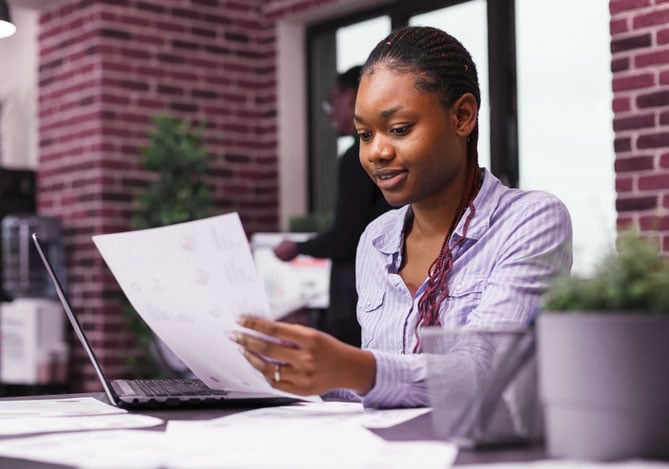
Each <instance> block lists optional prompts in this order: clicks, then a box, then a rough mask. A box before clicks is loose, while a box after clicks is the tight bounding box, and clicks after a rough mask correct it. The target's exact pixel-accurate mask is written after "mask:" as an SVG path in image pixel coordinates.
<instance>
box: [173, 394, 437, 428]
mask: <svg viewBox="0 0 669 469" xmlns="http://www.w3.org/2000/svg"><path fill="white" fill-rule="evenodd" d="M431 410H432V409H431V408H430V407H420V408H407V409H365V408H364V407H363V406H362V404H361V403H359V402H341V401H325V402H300V403H296V404H291V405H287V406H272V407H263V408H259V409H253V410H248V411H245V412H238V413H236V414H232V415H228V416H225V417H220V418H217V419H212V420H208V421H206V422H202V423H200V425H201V426H210V427H211V428H212V429H215V428H221V427H235V426H238V425H247V424H248V425H262V426H267V425H268V424H272V425H277V427H280V426H281V425H282V424H283V422H286V421H291V422H297V421H301V422H302V423H301V425H303V426H304V427H305V428H306V427H307V426H316V427H320V426H332V425H335V424H341V423H346V424H351V425H356V426H359V427H363V428H387V427H392V426H394V425H398V424H400V423H403V422H406V421H408V420H411V419H413V418H415V417H418V416H420V415H423V414H426V413H428V412H430V411H431ZM167 429H168V432H178V431H186V432H187V431H189V430H188V422H180V421H171V422H169V423H168V425H167Z"/></svg>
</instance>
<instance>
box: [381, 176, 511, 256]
mask: <svg viewBox="0 0 669 469" xmlns="http://www.w3.org/2000/svg"><path fill="white" fill-rule="evenodd" d="M481 176H482V177H483V182H482V184H481V188H480V189H479V192H478V194H477V195H476V197H475V198H474V208H475V210H476V212H475V213H474V217H472V220H471V222H470V223H469V226H468V227H467V238H469V239H472V240H477V239H479V238H480V237H481V236H482V235H483V233H485V232H486V231H487V230H488V228H489V226H490V219H491V218H492V214H493V212H494V210H495V207H497V205H498V202H499V199H500V197H501V193H500V189H501V188H502V187H503V186H502V183H501V181H500V180H499V179H497V178H496V177H495V176H494V175H493V174H492V173H491V172H490V171H488V169H486V168H483V169H481ZM469 212H470V208H469V207H467V209H466V210H465V213H464V215H463V216H462V218H461V219H460V221H459V222H458V225H457V226H456V227H455V233H454V234H455V235H456V236H458V237H462V229H463V228H464V224H465V220H466V219H467V216H468V215H469ZM411 217H413V212H412V211H411V207H410V206H409V205H405V206H404V207H401V208H399V209H397V211H396V213H395V214H394V216H392V217H387V218H385V224H384V226H382V227H381V230H380V234H379V235H378V236H377V237H376V238H374V239H373V240H372V245H373V246H374V247H375V248H376V249H377V250H378V251H379V252H382V253H384V254H396V253H399V252H400V250H401V249H402V244H403V242H404V227H405V226H406V224H407V222H408V221H409V220H410V219H411ZM399 220H402V223H398V221H399Z"/></svg>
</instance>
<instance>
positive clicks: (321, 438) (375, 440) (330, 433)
mask: <svg viewBox="0 0 669 469" xmlns="http://www.w3.org/2000/svg"><path fill="white" fill-rule="evenodd" d="M257 417H258V418H253V419H251V420H248V421H246V422H245V423H242V422H240V421H237V422H236V423H235V424H234V425H224V426H212V425H209V422H203V421H170V422H169V423H168V428H167V433H168V434H169V435H170V436H172V437H174V438H177V439H179V440H180V441H184V440H185V439H189V440H194V441H197V442H198V444H202V445H204V446H205V447H220V448H221V454H220V455H218V456H216V455H214V454H212V453H211V452H207V451H202V452H200V453H198V454H195V455H193V456H192V457H190V458H189V459H173V460H172V461H171V463H170V467H183V468H189V469H195V468H199V467H202V468H206V467H212V466H214V467H218V466H220V467H235V468H265V467H268V468H269V467H271V468H273V469H277V468H283V469H311V468H319V469H330V468H332V469H340V468H353V469H354V468H360V469H375V468H379V469H381V468H383V469H391V468H402V469H404V468H407V467H420V468H422V469H432V468H434V469H437V468H438V469H445V468H448V467H450V465H451V464H452V463H453V461H454V460H455V457H456V455H457V447H456V446H455V445H453V444H451V443H447V442H442V441H406V442H394V441H386V440H384V439H383V438H381V437H379V436H378V435H375V434H374V433H372V432H371V431H369V430H367V429H365V428H364V427H362V426H360V425H357V424H354V423H351V422H350V421H347V420H333V421H330V422H328V423H327V424H324V423H325V422H323V420H322V419H320V418H318V417H316V418H303V419H286V418H282V419H279V418H272V417H267V418H263V417H261V416H257ZM222 420H223V419H219V423H222ZM226 444H227V445H229V446H227V447H226V446H225V445H226ZM213 458H218V466H217V464H216V459H213Z"/></svg>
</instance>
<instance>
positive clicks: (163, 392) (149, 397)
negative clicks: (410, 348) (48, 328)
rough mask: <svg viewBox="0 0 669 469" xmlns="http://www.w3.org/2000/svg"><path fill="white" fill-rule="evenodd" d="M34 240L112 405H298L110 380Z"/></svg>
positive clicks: (180, 382) (174, 382)
mask: <svg viewBox="0 0 669 469" xmlns="http://www.w3.org/2000/svg"><path fill="white" fill-rule="evenodd" d="M32 239H33V242H34V244H35V247H36V248H37V252H38V253H39V256H40V259H42V262H43V263H44V267H45V268H46V270H47V273H48V274H49V277H50V278H51V281H52V282H53V285H54V288H55V289H56V294H57V295H58V298H59V299H60V302H61V303H62V305H63V308H64V309H65V314H66V315H67V318H68V319H69V321H70V324H72V327H73V328H74V332H75V333H76V335H77V338H78V339H79V342H81V345H82V346H83V347H84V350H85V351H86V355H88V358H89V359H90V360H91V363H92V364H93V368H94V369H95V373H96V374H97V376H98V378H99V379H100V383H101V384H102V387H103V389H104V393H105V395H106V396H107V399H108V400H109V402H110V403H112V404H114V405H116V406H117V407H121V408H124V409H131V410H141V409H153V410H155V409H168V408H169V409H174V408H178V407H228V408H229V407H237V408H249V407H263V406H273V405H283V404H289V403H293V402H297V401H299V399H296V398H290V397H280V396H275V395H271V396H270V395H266V394H256V393H245V392H237V391H223V390H216V389H211V388H209V387H208V386H207V385H206V384H204V383H203V382H202V381H201V380H199V379H190V378H172V379H115V380H110V379H107V377H106V376H105V374H104V371H103V370H102V367H101V366H100V362H99V361H98V359H97V357H96V356H95V353H94V352H93V348H92V347H91V345H90V343H89V342H88V339H87V338H86V333H85V332H84V329H83V327H81V324H80V323H79V320H78V319H77V316H76V315H75V314H74V311H73V310H72V307H71V306H70V302H69V300H68V298H67V296H66V295H65V291H64V289H63V287H62V284H61V282H60V280H59V279H58V276H57V275H56V272H55V270H54V268H53V266H52V265H51V262H50V261H49V258H48V256H47V253H46V250H45V249H44V246H43V244H42V242H41V240H40V239H39V236H38V235H37V233H33V234H32Z"/></svg>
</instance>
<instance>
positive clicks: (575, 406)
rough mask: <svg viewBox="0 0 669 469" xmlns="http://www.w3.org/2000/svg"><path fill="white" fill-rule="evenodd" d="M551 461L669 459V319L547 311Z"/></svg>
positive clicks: (542, 319) (542, 360) (541, 349)
mask: <svg viewBox="0 0 669 469" xmlns="http://www.w3.org/2000/svg"><path fill="white" fill-rule="evenodd" d="M537 334H538V336H537V340H538V342H537V346H538V359H539V362H538V363H539V392H540V397H541V400H542V403H543V408H544V419H545V436H546V446H547V451H548V453H549V455H550V456H554V457H567V458H585V459H595V460H614V459H626V458H649V459H669V315H667V314H664V315H648V314H629V313H625V314H621V313H571V312H570V313H565V312H558V313H551V312H542V313H541V314H540V315H539V318H538V323H537Z"/></svg>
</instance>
